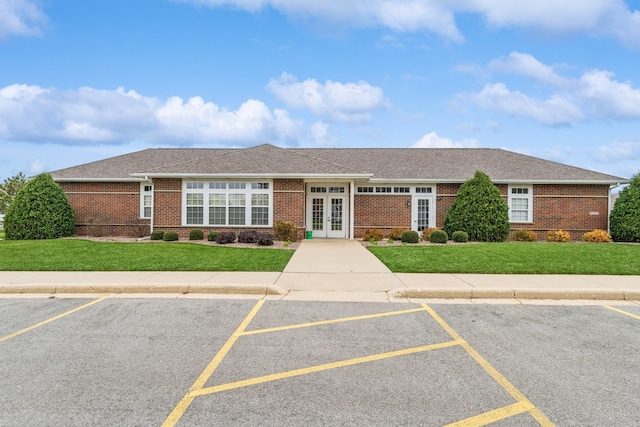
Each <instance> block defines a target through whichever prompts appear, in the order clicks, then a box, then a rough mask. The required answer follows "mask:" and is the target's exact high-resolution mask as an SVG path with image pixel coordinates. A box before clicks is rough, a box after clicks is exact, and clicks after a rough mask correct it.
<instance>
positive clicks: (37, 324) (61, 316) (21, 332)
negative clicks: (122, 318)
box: [0, 297, 107, 342]
mask: <svg viewBox="0 0 640 427" xmlns="http://www.w3.org/2000/svg"><path fill="white" fill-rule="evenodd" d="M105 299H107V297H102V298H98V299H96V300H93V301H91V302H90V303H87V304H85V305H81V306H80V307H76V308H74V309H73V310H69V311H67V312H64V313H62V314H58V315H57V316H54V317H52V318H50V319H47V320H44V321H42V322H40V323H36V324H35V325H32V326H29V327H28V328H24V329H22V330H20V331H18V332H14V333H12V334H9V335H7V336H4V337H2V338H0V342H5V341H7V340H10V339H11V338H15V337H17V336H18V335H22V334H24V333H25V332H29V331H32V330H34V329H36V328H39V327H40V326H44V325H46V324H47V323H51V322H54V321H56V320H58V319H61V318H63V317H65V316H68V315H70V314H73V313H75V312H77V311H80V310H82V309H85V308H87V307H89V306H92V305H93V304H97V303H99V302H100V301H104V300H105Z"/></svg>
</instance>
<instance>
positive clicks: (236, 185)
mask: <svg viewBox="0 0 640 427" xmlns="http://www.w3.org/2000/svg"><path fill="white" fill-rule="evenodd" d="M245 188H247V183H246V182H230V183H229V189H230V190H244V189H245Z"/></svg>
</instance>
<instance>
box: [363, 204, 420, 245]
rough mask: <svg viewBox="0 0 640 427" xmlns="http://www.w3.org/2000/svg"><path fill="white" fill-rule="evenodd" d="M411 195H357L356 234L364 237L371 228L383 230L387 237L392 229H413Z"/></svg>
mask: <svg viewBox="0 0 640 427" xmlns="http://www.w3.org/2000/svg"><path fill="white" fill-rule="evenodd" d="M407 200H411V195H409V194H406V195H401V196H400V195H384V194H356V195H355V196H354V204H355V211H354V213H355V215H354V228H355V230H354V233H355V237H356V238H360V237H362V235H363V234H364V231H365V230H366V229H369V228H373V229H378V230H381V231H382V232H383V233H385V235H387V234H389V231H391V229H392V228H396V227H401V228H411V205H409V206H407Z"/></svg>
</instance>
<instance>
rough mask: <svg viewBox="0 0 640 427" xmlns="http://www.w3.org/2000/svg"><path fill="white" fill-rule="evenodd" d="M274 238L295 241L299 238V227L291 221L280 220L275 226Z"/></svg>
mask: <svg viewBox="0 0 640 427" xmlns="http://www.w3.org/2000/svg"><path fill="white" fill-rule="evenodd" d="M273 238H274V239H275V240H278V241H283V242H284V241H286V240H289V241H291V242H295V241H296V240H298V228H297V227H296V225H295V224H294V223H292V222H289V221H278V222H276V225H274V226H273Z"/></svg>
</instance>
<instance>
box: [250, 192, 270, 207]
mask: <svg viewBox="0 0 640 427" xmlns="http://www.w3.org/2000/svg"><path fill="white" fill-rule="evenodd" d="M251 206H269V195H268V194H252V195H251Z"/></svg>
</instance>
